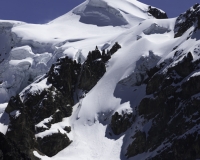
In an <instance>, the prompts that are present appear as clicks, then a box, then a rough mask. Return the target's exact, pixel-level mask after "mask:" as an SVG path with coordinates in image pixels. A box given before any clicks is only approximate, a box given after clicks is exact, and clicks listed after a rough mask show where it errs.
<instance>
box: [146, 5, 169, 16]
mask: <svg viewBox="0 0 200 160" xmlns="http://www.w3.org/2000/svg"><path fill="white" fill-rule="evenodd" d="M147 12H149V13H150V14H151V15H152V16H154V17H155V18H157V19H167V18H168V17H167V14H166V13H165V12H163V11H161V10H159V9H157V8H154V7H152V6H149V9H148V11H147Z"/></svg>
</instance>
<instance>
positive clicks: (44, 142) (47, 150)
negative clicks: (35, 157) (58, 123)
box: [37, 132, 72, 157]
mask: <svg viewBox="0 0 200 160" xmlns="http://www.w3.org/2000/svg"><path fill="white" fill-rule="evenodd" d="M37 141H38V143H39V145H40V148H41V151H42V153H44V154H45V155H47V156H49V157H52V156H54V155H55V154H57V153H58V152H59V151H61V150H62V149H63V148H66V147H67V146H68V145H69V144H70V143H71V142H72V141H70V140H69V138H68V137H67V135H66V134H61V133H60V132H59V133H55V134H52V135H50V136H46V137H43V138H37Z"/></svg>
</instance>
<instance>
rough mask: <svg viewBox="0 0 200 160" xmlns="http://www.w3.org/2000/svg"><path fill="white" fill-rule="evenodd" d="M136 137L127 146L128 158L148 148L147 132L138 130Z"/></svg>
mask: <svg viewBox="0 0 200 160" xmlns="http://www.w3.org/2000/svg"><path fill="white" fill-rule="evenodd" d="M133 139H135V140H134V141H133V143H132V144H131V145H129V146H128V148H127V153H126V156H127V157H128V158H130V157H133V156H135V155H137V154H140V153H143V152H145V150H146V148H147V147H146V143H147V142H146V134H145V133H144V132H141V131H138V132H137V133H136V134H135V136H134V137H133Z"/></svg>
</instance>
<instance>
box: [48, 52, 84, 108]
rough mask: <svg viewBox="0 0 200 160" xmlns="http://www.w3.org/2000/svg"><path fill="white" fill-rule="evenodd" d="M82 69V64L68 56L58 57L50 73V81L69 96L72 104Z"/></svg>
mask: <svg viewBox="0 0 200 160" xmlns="http://www.w3.org/2000/svg"><path fill="white" fill-rule="evenodd" d="M80 71H81V64H79V63H76V61H72V60H71V59H70V58H68V57H67V56H66V57H65V58H60V59H58V61H57V62H56V63H55V64H53V65H52V67H51V69H50V71H49V73H48V82H49V83H51V84H52V85H53V86H54V87H55V88H56V89H57V90H59V91H60V92H61V93H62V94H63V95H65V96H67V98H68V99H69V102H70V104H71V105H72V104H73V92H74V91H75V87H76V84H77V82H78V77H79V75H80Z"/></svg>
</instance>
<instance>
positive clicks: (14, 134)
mask: <svg viewBox="0 0 200 160" xmlns="http://www.w3.org/2000/svg"><path fill="white" fill-rule="evenodd" d="M7 108H8V109H6V111H7V112H8V113H9V116H10V124H9V130H8V132H7V134H6V135H7V136H8V137H10V138H11V139H12V140H13V141H15V142H16V143H18V144H19V148H20V149H21V150H23V151H24V152H25V153H27V154H29V155H30V156H32V153H31V149H34V148H39V144H38V142H37V140H36V138H35V133H38V132H42V131H44V130H46V129H45V128H42V127H35V125H36V124H38V123H39V122H40V121H42V120H44V119H45V118H48V117H50V116H52V120H51V122H49V123H48V124H46V125H47V126H48V127H49V128H50V126H51V124H53V123H57V122H60V121H62V118H64V117H69V116H70V115H71V113H72V107H71V106H70V105H69V103H68V99H67V98H66V97H65V96H63V95H62V93H61V92H59V91H58V90H56V89H55V88H54V87H50V88H49V89H46V90H43V91H42V92H41V93H40V92H38V93H34V94H30V93H29V94H28V93H27V95H26V98H25V99H24V101H23V102H22V101H21V99H20V98H19V96H17V97H15V98H12V99H11V100H10V102H9V104H8V107H7ZM13 108H14V109H17V111H16V112H15V111H14V112H10V111H12V109H13ZM22 131H23V132H22ZM49 141H50V140H49ZM62 149H63V148H62ZM38 150H40V149H38Z"/></svg>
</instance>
